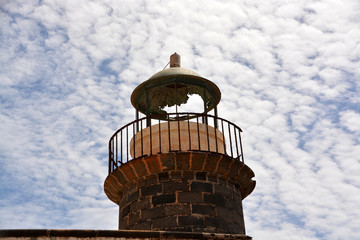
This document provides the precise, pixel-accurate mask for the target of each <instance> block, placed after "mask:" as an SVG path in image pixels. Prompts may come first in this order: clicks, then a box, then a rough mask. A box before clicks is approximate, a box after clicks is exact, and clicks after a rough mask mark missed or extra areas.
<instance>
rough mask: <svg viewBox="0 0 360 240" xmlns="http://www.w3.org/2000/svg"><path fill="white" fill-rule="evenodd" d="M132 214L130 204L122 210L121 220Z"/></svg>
mask: <svg viewBox="0 0 360 240" xmlns="http://www.w3.org/2000/svg"><path fill="white" fill-rule="evenodd" d="M129 213H130V204H129V205H127V206H126V207H124V208H122V209H121V214H120V218H124V217H125V216H127V215H128V214H129Z"/></svg>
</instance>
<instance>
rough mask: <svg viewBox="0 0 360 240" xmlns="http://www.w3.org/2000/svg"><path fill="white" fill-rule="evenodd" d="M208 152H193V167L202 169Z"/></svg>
mask: <svg viewBox="0 0 360 240" xmlns="http://www.w3.org/2000/svg"><path fill="white" fill-rule="evenodd" d="M206 156H207V154H206V153H203V152H192V154H191V169H192V170H202V169H203V166H204V162H205V158H206Z"/></svg>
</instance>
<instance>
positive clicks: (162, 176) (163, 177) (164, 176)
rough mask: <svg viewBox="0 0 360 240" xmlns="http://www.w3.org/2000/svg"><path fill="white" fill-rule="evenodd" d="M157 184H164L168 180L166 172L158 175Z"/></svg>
mask: <svg viewBox="0 0 360 240" xmlns="http://www.w3.org/2000/svg"><path fill="white" fill-rule="evenodd" d="M158 177H159V182H164V181H168V180H169V173H168V172H162V173H159V174H158Z"/></svg>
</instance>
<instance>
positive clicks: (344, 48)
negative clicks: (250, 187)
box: [0, 0, 360, 240]
mask: <svg viewBox="0 0 360 240" xmlns="http://www.w3.org/2000/svg"><path fill="white" fill-rule="evenodd" d="M0 19H1V20H0V43H1V45H0V161H1V164H0V172H1V174H0V228H56V229H62V228H65V229H69V228H75V229H76V228H79V229H116V228H117V222H118V210H117V206H116V205H115V204H114V203H112V202H111V201H110V200H108V199H107V197H106V196H105V194H104V191H103V182H104V180H105V178H106V176H107V157H108V153H107V142H108V140H109V138H110V137H111V135H112V134H113V133H114V132H115V131H116V130H117V129H118V128H120V127H122V126H123V125H125V124H126V123H128V122H130V121H132V120H134V109H133V107H132V106H131V103H130V95H131V92H132V90H133V89H134V88H135V87H136V86H137V85H139V84H140V83H141V82H143V81H145V80H147V79H148V78H149V77H150V76H151V75H153V74H154V73H156V72H158V71H160V70H162V69H163V68H164V66H165V65H166V64H167V63H168V61H169V56H170V55H171V54H172V53H174V52H177V53H179V54H180V55H181V56H182V66H183V67H185V68H189V69H192V70H194V71H195V72H197V73H199V74H200V75H201V76H203V77H205V78H207V79H210V80H211V81H213V82H214V83H216V84H217V86H218V87H219V88H220V90H221V91H222V100H221V103H220V104H219V107H218V108H219V115H220V116H221V117H223V118H226V119H228V120H230V121H232V122H234V123H235V124H237V125H238V126H240V127H241V128H242V129H243V131H244V133H243V144H244V154H245V162H246V164H247V165H248V166H249V167H251V168H252V169H253V170H254V172H255V174H256V181H257V186H256V188H255V190H254V192H253V193H252V194H251V195H250V196H248V197H247V198H246V199H245V200H244V202H243V204H244V211H245V223H246V228H247V234H248V235H250V236H252V237H253V238H254V239H276V240H279V239H327V240H328V239H360V227H359V226H360V145H359V143H360V94H359V91H360V84H359V78H360V1H358V0H266V1H262V0H241V1H212V0H207V1H200V0H199V1H186V0H184V1H171V0H167V1H142V0H137V1H125V0H123V1H118V0H98V1H90V0H86V1H85V0H83V1H80V0H77V1H71V0H69V1H63V0H61V1H59V0H48V1H46V0H44V1H40V0H38V1H33V0H24V1H20V0H11V1H10V0H0Z"/></svg>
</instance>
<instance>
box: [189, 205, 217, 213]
mask: <svg viewBox="0 0 360 240" xmlns="http://www.w3.org/2000/svg"><path fill="white" fill-rule="evenodd" d="M192 213H198V214H202V215H210V216H215V207H214V206H209V205H198V204H192Z"/></svg>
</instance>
